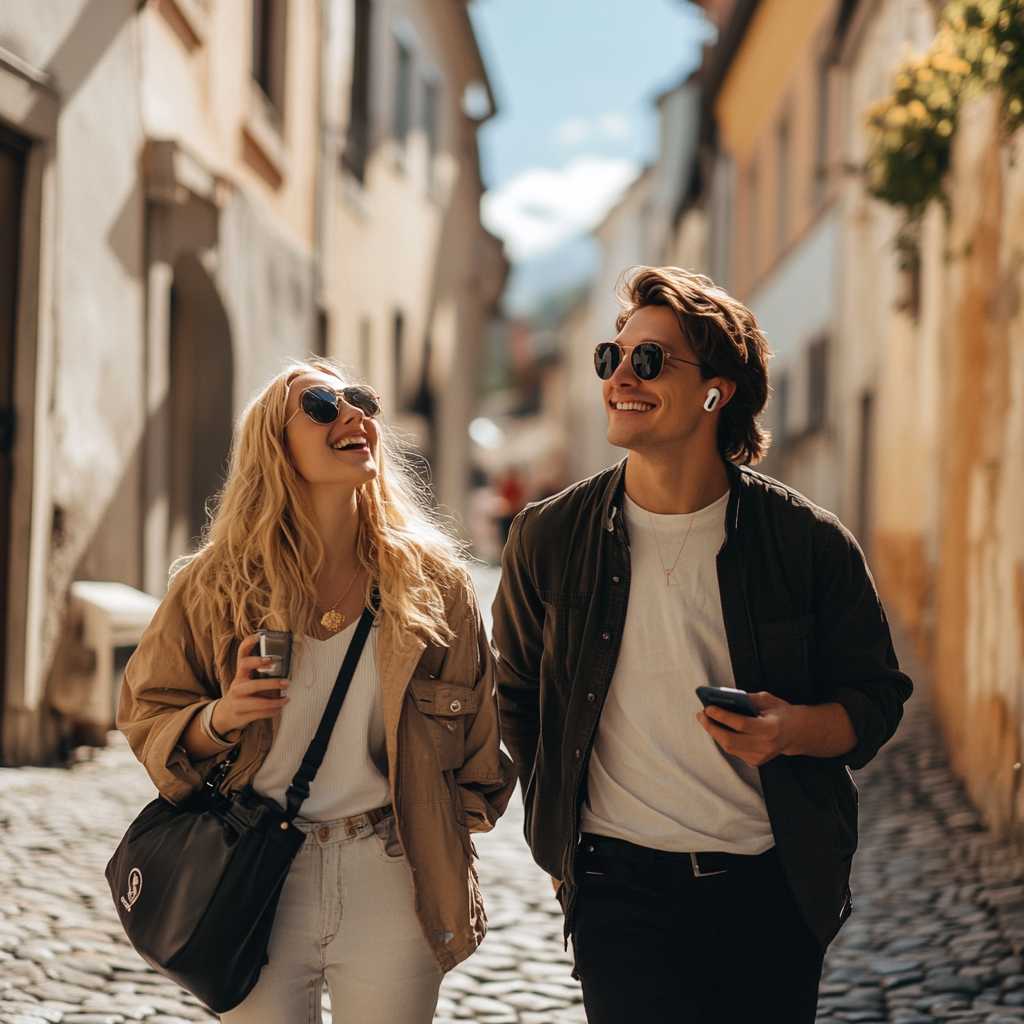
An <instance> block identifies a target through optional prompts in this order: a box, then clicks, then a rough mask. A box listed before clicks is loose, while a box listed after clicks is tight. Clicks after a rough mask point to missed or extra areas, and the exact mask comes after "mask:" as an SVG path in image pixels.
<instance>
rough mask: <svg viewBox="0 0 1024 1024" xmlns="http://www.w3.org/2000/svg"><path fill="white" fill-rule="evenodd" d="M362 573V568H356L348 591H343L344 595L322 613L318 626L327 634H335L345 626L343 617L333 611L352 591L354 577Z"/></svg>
mask: <svg viewBox="0 0 1024 1024" xmlns="http://www.w3.org/2000/svg"><path fill="white" fill-rule="evenodd" d="M362 571H363V567H362V566H361V565H360V566H357V567H356V571H355V573H354V575H353V576H352V579H351V580H350V581H349V584H348V589H347V590H346V591H345V593H344V594H342V595H341V597H339V598H338V600H337V601H335V602H334V604H333V605H331V607H330V608H328V609H327V611H325V612H324V614H323V616H322V617H321V619H320V625H321V626H323V627H324V629H326V630H327V632H328V633H337V632H338V630H339V629H341V627H342V626H344V625H345V616H344V615H342V614H341V612H339V611H335V609H336V608H337V607H338V605H339V604H341V602H342V601H344V600H345V598H346V597H348V592H349V590H351V589H352V587H353V586H354V584H355V582H356V577H357V576H358V575H359V574H360V573H361V572H362Z"/></svg>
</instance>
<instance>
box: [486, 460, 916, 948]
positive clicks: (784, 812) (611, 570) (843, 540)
mask: <svg viewBox="0 0 1024 1024" xmlns="http://www.w3.org/2000/svg"><path fill="white" fill-rule="evenodd" d="M727 469H728V474H729V483H730V494H729V501H728V505H727V510H726V539H725V543H724V544H723V546H722V548H721V549H720V551H719V553H718V558H717V566H718V582H719V588H720V591H721V600H722V612H723V616H724V619H725V631H726V636H727V639H728V643H729V652H730V656H731V660H732V666H733V673H734V675H735V685H736V686H737V687H739V688H740V689H743V690H747V691H749V692H755V691H759V690H767V691H768V692H770V693H773V694H775V695H776V696H778V697H781V698H782V699H783V700H785V701H788V702H790V703H792V704H823V703H827V702H833V701H834V702H836V703H839V704H841V705H842V706H843V707H844V708H845V709H846V711H847V712H848V713H849V716H850V719H851V721H852V722H853V725H854V728H855V729H856V731H857V737H858V742H857V746H856V748H855V749H854V750H852V751H850V753H848V754H846V755H844V756H843V757H837V758H815V757H806V756H802V755H801V756H793V757H789V756H785V755H779V756H777V757H775V758H774V759H772V760H771V761H769V762H768V763H767V764H765V765H762V766H761V768H760V770H759V771H760V778H761V785H762V789H763V791H764V799H765V804H766V806H767V809H768V817H769V819H770V821H771V826H772V833H773V835H774V838H775V843H776V846H777V847H778V852H779V857H780V860H781V862H782V866H783V869H784V871H785V874H786V878H787V880H788V882H789V885H790V887H791V889H792V891H793V894H794V896H795V898H796V901H797V903H798V905H799V907H800V910H801V912H802V913H803V915H804V919H805V920H806V922H807V924H808V926H809V927H810V928H811V930H812V931H813V932H814V934H815V935H816V936H817V937H818V939H819V941H820V942H821V943H822V945H823V946H825V945H827V944H828V943H829V942H830V941H831V939H832V938H833V937H834V936H835V934H836V932H838V930H839V928H840V926H841V924H842V923H843V921H844V920H845V919H846V918H847V917H848V916H849V913H850V909H851V903H850V889H849V878H850V865H851V861H852V858H853V853H854V850H855V849H856V847H857V788H856V786H855V785H854V782H853V777H852V775H851V774H850V771H849V769H850V768H861V767H863V766H864V765H865V764H867V762H868V761H870V760H871V758H873V757H874V756H875V754H876V753H877V752H878V749H879V748H880V747H881V746H882V744H883V743H885V742H886V741H887V740H888V739H889V738H890V737H891V736H892V735H893V733H894V732H895V731H896V727H897V725H898V724H899V721H900V718H901V717H902V714H903V703H904V701H905V700H906V699H907V698H908V697H909V696H910V693H911V690H912V685H911V682H910V679H909V678H908V677H907V676H906V675H905V674H903V673H902V672H900V670H899V666H898V663H897V660H896V655H895V652H894V651H893V647H892V640H891V638H890V635H889V626H888V623H887V622H886V619H885V613H884V612H883V610H882V606H881V604H880V603H879V600H878V595H877V594H876V592H875V587H874V583H873V582H872V579H871V576H870V574H869V573H868V570H867V567H866V565H865V564H864V557H863V555H862V553H861V551H860V548H859V547H858V546H857V543H856V541H855V540H854V539H853V537H852V536H851V534H850V533H849V532H848V531H847V530H846V529H845V528H844V527H843V526H842V525H841V524H840V522H839V520H838V519H836V517H835V516H834V515H832V514H831V513H829V512H826V511H824V510H823V509H820V508H818V507H817V506H815V505H813V504H812V503H811V502H809V501H808V500H807V499H806V498H804V497H802V496H801V495H800V494H797V493H796V492H795V491H793V490H790V489H789V488H787V487H785V486H784V485H782V484H780V483H778V482H777V481H775V480H772V479H771V478H769V477H766V476H763V475H761V474H759V473H756V472H754V471H753V470H751V469H749V468H747V467H745V466H734V465H732V464H728V463H727ZM624 470H625V462H622V463H620V464H619V465H618V466H616V467H614V468H613V469H610V470H607V471H605V472H603V473H600V474H598V475H597V476H595V477H591V478H590V479H589V480H584V481H583V482H582V483H580V484H577V485H575V486H573V487H571V488H569V489H568V490H566V491H563V492H562V493H561V494H558V495H556V496H555V497H553V498H550V499H548V500H546V501H544V502H540V503H539V504H536V505H531V506H529V507H528V508H526V509H525V510H524V511H523V512H522V513H520V515H519V516H518V517H517V518H516V520H515V522H514V523H513V525H512V529H511V531H510V533H509V538H508V543H507V544H506V546H505V554H504V557H503V563H502V580H501V587H500V589H499V591H498V596H497V598H496V600H495V602H494V646H495V649H496V653H497V656H498V662H497V667H496V673H497V679H498V704H499V708H500V712H501V721H502V735H503V738H504V740H505V743H506V745H507V746H508V748H509V751H510V752H511V754H512V756H513V758H514V760H515V762H516V768H517V770H518V772H519V779H520V782H521V785H522V789H523V793H524V794H525V796H524V800H525V807H526V826H525V832H526V839H527V842H528V843H529V844H530V848H531V850H532V851H533V855H534V858H535V859H536V861H537V863H538V864H540V866H541V867H542V868H544V870H545V871H547V872H548V873H549V874H550V875H552V876H553V877H555V878H560V879H562V880H563V882H564V889H563V891H562V893H561V899H562V905H563V907H565V909H566V934H569V933H570V932H571V930H572V927H573V910H574V901H575V879H574V873H573V869H574V863H573V862H574V855H575V849H576V846H577V844H578V842H579V827H578V823H579V814H580V807H581V806H582V803H583V801H584V800H585V799H586V780H587V765H588V762H589V759H590V752H591V750H592V748H593V743H594V737H595V735H596V733H597V725H598V721H599V719H600V716H601V708H602V706H603V703H604V700H605V697H606V696H607V693H608V688H609V685H610V684H611V679H612V673H613V672H614V670H615V662H616V659H617V657H618V652H619V644H620V641H621V638H622V631H623V627H624V625H625V621H626V608H627V605H628V603H629V581H630V557H629V540H628V537H627V535H626V529H625V525H624V522H623V515H622V496H623V481H624V476H625V473H624ZM679 685H680V688H681V689H680V693H681V694H683V693H684V691H685V688H686V687H689V691H687V695H688V693H689V692H692V689H693V686H692V685H690V683H689V681H687V680H685V679H680V681H679Z"/></svg>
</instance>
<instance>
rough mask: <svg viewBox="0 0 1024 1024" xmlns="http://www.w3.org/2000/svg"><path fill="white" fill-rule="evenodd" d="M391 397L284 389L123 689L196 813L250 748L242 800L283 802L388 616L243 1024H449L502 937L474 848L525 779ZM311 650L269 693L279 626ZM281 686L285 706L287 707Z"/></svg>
mask: <svg viewBox="0 0 1024 1024" xmlns="http://www.w3.org/2000/svg"><path fill="white" fill-rule="evenodd" d="M379 412H380V406H379V402H378V400H377V398H376V396H375V395H374V394H373V393H372V392H370V391H369V390H368V389H366V388H362V387H355V386H352V385H350V384H349V383H348V382H347V381H346V380H345V379H344V378H343V376H342V374H341V373H340V372H339V371H338V370H337V369H335V368H334V367H333V366H332V365H331V364H329V363H327V362H314V363H304V364H300V365H298V366H295V367H293V368H291V369H289V370H287V371H286V372H284V373H281V374H279V375H278V376H277V377H275V378H274V379H273V380H272V381H271V382H270V383H269V384H268V385H267V386H266V387H265V388H264V389H263V390H262V391H261V392H260V393H259V394H257V396H256V397H255V398H254V399H253V401H252V402H251V403H250V405H249V407H248V409H247V410H246V411H245V413H244V415H243V416H242V419H241V422H240V424H239V427H238V431H237V434H236V442H235V448H234V452H233V456H232V461H231V469H230V472H229V475H228V481H227V483H226V485H225V487H224V492H223V495H222V498H221V502H220V507H219V509H218V511H217V513H216V515H215V517H214V519H213V522H212V523H211V525H210V527H209V531H208V535H207V538H206V541H205V543H204V544H203V546H202V548H201V549H200V550H199V552H198V553H197V554H196V555H195V556H193V557H192V558H191V559H190V560H188V561H187V563H186V564H185V565H184V566H183V567H182V568H181V569H179V570H178V571H177V573H176V574H175V575H174V577H173V579H172V582H171V586H170V590H169V591H168V594H167V597H166V598H165V599H164V601H163V603H162V604H161V606H160V608H159V610H158V611H157V613H156V616H155V618H154V620H153V623H152V625H151V626H150V627H149V629H147V631H146V633H145V635H144V636H143V638H142V642H141V644H140V645H139V648H138V650H137V651H136V653H135V654H134V656H133V657H132V659H131V661H130V662H129V665H128V669H127V671H126V672H125V685H124V687H123V688H122V695H121V705H120V709H119V713H118V726H119V727H120V729H121V730H122V732H124V734H125V736H127V738H128V741H129V743H131V745H132V748H133V750H134V751H135V753H136V755H137V756H138V757H139V759H140V760H141V761H142V762H143V764H144V765H145V766H146V769H147V771H148V772H149V774H150V777H151V778H152V779H153V782H154V783H155V784H156V786H157V788H158V789H159V790H160V792H161V793H162V794H163V796H164V797H166V798H167V799H168V800H171V801H174V802H177V801H180V800H182V799H183V798H185V797H187V796H188V795H189V794H191V793H193V792H194V791H195V790H196V789H197V788H199V787H200V786H201V785H202V784H203V781H204V780H205V778H206V776H207V775H208V774H209V772H210V770H211V769H212V768H213V767H214V765H215V764H216V763H218V762H219V761H221V760H223V759H224V758H225V756H226V754H227V752H228V751H229V750H232V749H235V748H236V747H237V748H238V753H237V755H236V758H235V760H234V763H233V764H232V765H231V767H230V769H229V770H228V772H227V774H226V776H225V779H224V783H223V784H222V787H221V788H222V791H224V792H233V791H235V790H238V789H241V788H242V787H243V786H245V785H247V784H251V785H252V786H253V787H254V788H255V789H256V791H257V792H259V793H261V794H262V795H264V796H267V797H270V798H272V799H274V800H276V801H277V802H278V803H279V804H282V806H283V804H284V791H285V789H286V788H287V786H288V784H289V782H290V781H291V777H292V775H293V774H294V773H295V771H296V770H297V768H298V766H299V763H300V761H301V759H302V755H303V753H304V752H305V750H306V746H307V745H308V743H309V741H310V740H311V739H312V737H313V733H314V732H315V730H316V726H317V723H318V722H319V719H320V716H321V714H322V712H323V709H324V706H325V705H326V702H327V698H328V695H329V693H330V691H331V689H332V687H333V685H334V680H335V678H336V676H337V673H338V669H339V667H340V665H341V662H342V659H343V658H344V655H345V652H346V650H347V648H348V643H349V641H350V639H351V636H352V634H353V632H354V629H353V627H354V625H355V623H356V622H357V621H358V620H359V618H360V615H361V614H362V612H363V610H364V609H365V608H366V607H367V605H368V603H369V602H370V601H371V596H372V595H373V594H374V591H376V592H378V593H379V598H375V600H377V601H379V611H378V613H377V616H376V621H375V624H374V628H373V629H372V630H371V631H370V638H369V639H368V640H367V643H366V647H365V649H364V651H363V654H362V656H361V658H360V661H359V664H358V667H357V669H356V673H355V676H354V677H353V679H352V684H351V688H350V690H349V692H348V695H347V697H346V698H345V703H344V704H343V706H342V710H341V714H340V716H339V718H338V721H337V724H336V726H335V729H334V732H333V734H332V738H331V742H330V745H329V748H328V751H327V755H326V758H325V760H324V763H323V766H322V767H321V769H320V772H319V774H318V775H317V777H316V780H315V781H314V783H313V786H312V790H311V793H310V796H309V798H308V799H307V800H306V802H305V803H304V804H303V806H302V810H301V812H300V817H299V819H297V821H296V824H297V825H299V827H301V828H302V829H303V831H305V832H306V833H307V836H306V841H305V843H304V845H303V846H302V848H301V850H300V852H299V854H298V856H297V857H296V859H295V862H294V864H293V866H292V869H291V872H290V874H289V876H288V879H287V881H286V883H285V887H284V891H283V893H282V897H281V902H280V905H279V907H278V911H277V916H276V918H275V921H274V929H273V932H272V934H271V939H270V947H269V963H268V964H267V966H266V967H264V969H263V973H262V975H261V976H260V980H259V983H258V984H257V985H256V987H255V989H253V991H252V992H251V993H250V995H249V996H248V997H247V998H246V999H245V1001H244V1002H243V1003H242V1004H241V1005H240V1006H238V1007H237V1008H236V1009H234V1010H232V1011H230V1012H229V1013H226V1014H224V1015H223V1017H222V1020H224V1021H227V1022H229V1024H305V1022H307V1021H310V1022H314V1021H315V1022H319V1021H320V997H321V989H322V986H323V982H324V980H325V979H326V981H327V984H328V987H329V989H330V992H331V997H332V1005H333V1006H334V1019H335V1021H336V1022H338V1024H341V1022H344V1021H353V1022H363V1021H374V1022H393V1024H416V1022H420V1021H422V1022H424V1024H427V1022H429V1021H431V1020H432V1018H433V1012H434V1007H435V1005H436V1002H437V994H438V988H439V985H440V982H441V977H442V974H443V972H444V971H446V970H448V969H450V968H451V967H453V966H454V965H455V964H457V963H458V962H459V961H461V960H463V959H465V958H466V957H467V956H469V955H470V954H471V953H472V952H473V950H474V949H476V947H477V946H478V945H479V943H480V940H481V939H482V938H483V935H484V931H485V928H486V923H485V919H484V916H483V907H482V903H481V900H480V893H479V889H478V887H477V882H476V872H475V871H474V869H473V867H472V863H471V859H472V852H473V851H472V844H471V842H470V838H469V833H470V832H474V831H486V830H488V829H490V828H492V827H493V825H494V823H495V821H496V820H497V818H498V816H499V815H500V814H501V812H502V811H503V810H504V808H505V805H506V803H507V802H508V799H509V795H510V793H511V790H512V787H513V786H514V782H515V777H514V772H513V770H512V767H511V762H510V761H509V760H508V758H507V757H505V755H504V754H501V753H500V752H499V749H498V722H497V713H496V707H495V702H494V697H493V685H492V675H491V662H490V652H489V649H488V646H487V643H486V640H485V638H484V634H483V629H482V625H481V621H480V615H479V611H478V609H477V605H476V600H475V595H474V593H473V588H472V584H471V583H470V581H469V578H468V576H467V573H466V568H465V565H464V563H463V561H462V559H461V557H460V552H459V548H458V546H457V545H456V544H455V543H454V542H453V541H452V540H451V539H450V538H449V537H447V536H446V535H445V534H444V533H443V532H442V531H441V530H440V529H438V528H437V527H436V526H435V525H434V524H433V523H432V522H431V520H430V518H429V516H428V513H427V512H426V511H425V509H424V508H423V507H422V506H421V505H420V503H419V502H418V501H417V500H416V499H415V496H414V495H415V488H414V486H413V485H412V483H411V481H410V479H409V477H408V475H407V473H406V471H405V470H404V467H403V465H402V462H401V461H400V459H396V455H397V454H398V453H397V452H396V449H395V447H394V445H393V442H390V441H389V440H388V439H387V438H386V437H385V436H384V434H383V431H382V427H381V424H380V420H379V416H378V414H379ZM263 628H267V629H281V630H289V629H290V630H292V631H293V633H294V636H295V651H294V654H293V658H292V667H291V679H290V680H288V679H282V680H277V679H274V680H272V681H269V682H268V680H267V679H265V678H264V679H259V678H257V679H253V678H251V675H252V672H253V670H254V669H265V668H266V666H267V664H268V663H269V659H265V658H260V657H259V656H258V653H257V654H254V653H253V651H254V646H255V644H256V643H257V641H258V637H257V636H256V635H255V632H256V630H258V629H263ZM271 687H272V688H271Z"/></svg>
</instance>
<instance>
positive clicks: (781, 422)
mask: <svg viewBox="0 0 1024 1024" xmlns="http://www.w3.org/2000/svg"><path fill="white" fill-rule="evenodd" d="M776 394H777V395H778V399H777V400H778V403H779V410H778V414H777V415H776V417H775V423H776V427H775V430H776V432H777V435H778V436H777V438H776V440H777V441H778V442H779V445H780V446H781V445H784V444H785V443H786V438H787V436H788V433H789V431H788V425H789V374H788V373H783V374H782V375H781V376H780V377H779V387H778V390H777V392H776Z"/></svg>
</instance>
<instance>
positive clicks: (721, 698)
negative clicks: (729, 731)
mask: <svg viewBox="0 0 1024 1024" xmlns="http://www.w3.org/2000/svg"><path fill="white" fill-rule="evenodd" d="M697 696H698V697H699V698H700V702H701V704H703V705H704V707H707V706H708V705H709V704H714V705H715V707H717V708H725V710H726V711H735V712H736V714H737V715H746V716H747V718H757V708H755V707H754V703H753V701H752V700H751V699H750V694H749V693H747V691H746V690H737V689H735V688H734V687H732V686H698V687H697ZM719 724H721V723H719ZM726 728H728V727H727V726H726Z"/></svg>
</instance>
